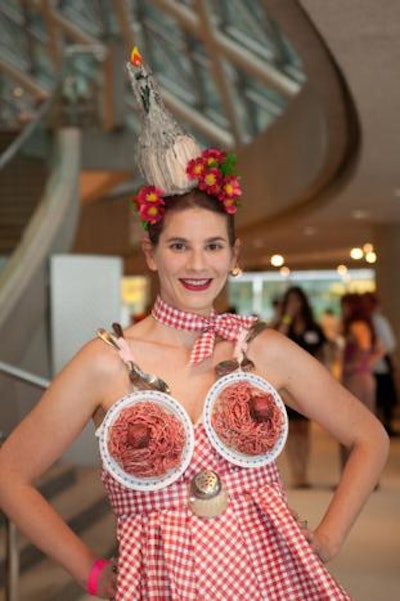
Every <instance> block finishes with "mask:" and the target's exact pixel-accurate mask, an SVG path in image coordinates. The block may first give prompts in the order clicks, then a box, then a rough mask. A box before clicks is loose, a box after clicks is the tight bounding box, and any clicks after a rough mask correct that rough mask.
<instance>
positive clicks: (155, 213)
mask: <svg viewBox="0 0 400 601" xmlns="http://www.w3.org/2000/svg"><path fill="white" fill-rule="evenodd" d="M164 212H165V209H164V203H162V204H150V203H142V204H141V205H140V206H139V215H140V217H141V219H143V221H146V222H147V223H151V224H154V223H157V222H158V221H160V219H161V218H162V216H163V215H164Z"/></svg>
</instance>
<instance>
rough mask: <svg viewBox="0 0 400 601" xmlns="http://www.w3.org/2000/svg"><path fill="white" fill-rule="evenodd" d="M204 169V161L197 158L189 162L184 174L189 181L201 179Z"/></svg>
mask: <svg viewBox="0 0 400 601" xmlns="http://www.w3.org/2000/svg"><path fill="white" fill-rule="evenodd" d="M205 169H206V162H205V160H204V159H203V158H202V157H197V159H192V160H191V161H189V163H188V166H187V167H186V173H187V174H188V176H189V177H190V179H200V178H201V177H203V175H204V171H205Z"/></svg>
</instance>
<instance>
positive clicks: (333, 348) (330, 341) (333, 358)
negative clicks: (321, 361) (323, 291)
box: [320, 307, 340, 377]
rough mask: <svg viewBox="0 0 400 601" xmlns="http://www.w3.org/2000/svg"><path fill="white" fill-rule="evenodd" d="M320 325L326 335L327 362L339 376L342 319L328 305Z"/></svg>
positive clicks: (335, 374) (336, 375)
mask: <svg viewBox="0 0 400 601" xmlns="http://www.w3.org/2000/svg"><path fill="white" fill-rule="evenodd" d="M320 325H321V328H322V331H323V332H324V334H325V337H326V346H325V364H326V366H327V368H328V369H329V370H330V371H331V372H332V373H333V375H334V376H335V377H339V375H340V374H339V364H340V319H339V318H338V317H337V316H336V315H335V313H334V311H333V309H332V308H331V307H327V308H326V309H325V311H324V312H323V314H322V316H321V319H320Z"/></svg>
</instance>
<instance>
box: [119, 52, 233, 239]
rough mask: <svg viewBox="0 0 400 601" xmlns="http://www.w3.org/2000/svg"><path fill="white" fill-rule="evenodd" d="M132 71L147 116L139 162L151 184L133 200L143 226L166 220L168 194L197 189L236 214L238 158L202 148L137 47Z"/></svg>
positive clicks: (132, 56) (144, 123)
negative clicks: (183, 124) (175, 114)
mask: <svg viewBox="0 0 400 601" xmlns="http://www.w3.org/2000/svg"><path fill="white" fill-rule="evenodd" d="M127 69H128V73H129V77H130V80H131V85H132V88H133V91H134V93H135V96H136V99H137V100H138V103H139V106H140V109H141V112H142V115H143V120H142V130H141V133H140V136H139V140H138V159H137V160H138V165H139V168H140V171H141V173H142V175H143V176H144V178H145V180H146V181H147V182H148V184H149V185H147V186H144V187H142V188H141V189H140V190H139V192H138V194H137V195H136V197H135V198H134V201H133V204H134V206H135V208H136V209H137V211H138V212H139V215H140V218H141V220H142V224H143V226H144V227H145V228H146V229H147V228H148V226H149V224H154V223H157V222H158V221H160V220H161V219H162V217H163V215H164V212H165V203H166V202H167V197H168V196H171V195H174V194H184V193H185V192H188V191H190V190H192V189H194V188H196V187H197V188H199V189H200V190H203V191H204V192H206V193H207V194H209V195H210V196H214V197H216V198H218V200H220V201H221V203H222V205H223V208H224V210H225V211H226V212H227V213H229V214H233V213H235V212H236V210H237V207H238V206H239V204H240V196H241V189H240V184H239V179H238V177H237V175H235V164H236V158H235V156H234V155H233V154H232V153H225V152H223V151H220V150H216V149H213V148H208V149H206V150H204V151H203V152H201V150H200V148H199V146H198V145H197V143H196V141H195V140H194V138H192V136H190V135H188V134H187V133H186V132H185V131H184V130H183V129H182V128H181V127H180V126H179V125H178V123H177V122H176V121H175V119H174V118H173V117H172V115H171V114H170V113H169V111H168V110H167V109H166V107H165V105H164V103H163V100H162V98H161V94H160V91H159V89H158V86H157V83H156V82H155V80H154V78H153V77H152V74H151V71H150V70H149V69H148V68H147V67H146V66H145V64H144V63H143V59H142V57H141V55H140V53H139V51H138V49H137V48H136V47H135V48H134V49H133V51H132V54H131V59H130V62H128V64H127Z"/></svg>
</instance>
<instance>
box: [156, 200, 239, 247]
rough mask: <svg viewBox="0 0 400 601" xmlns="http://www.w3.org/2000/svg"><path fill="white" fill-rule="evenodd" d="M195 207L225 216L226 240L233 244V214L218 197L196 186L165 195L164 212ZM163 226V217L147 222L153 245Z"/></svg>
mask: <svg viewBox="0 0 400 601" xmlns="http://www.w3.org/2000/svg"><path fill="white" fill-rule="evenodd" d="M196 207H199V208H201V209H207V210H208V211H212V212H213V213H219V214H221V215H224V216H225V217H226V225H227V231H228V240H229V244H230V245H231V246H233V245H234V243H235V240H236V231H235V220H234V217H233V215H230V214H229V213H227V212H226V211H225V210H224V207H223V205H222V203H221V202H220V201H219V200H218V198H216V197H215V196H209V195H208V194H206V193H205V192H203V191H202V190H199V189H198V188H194V190H190V192H186V193H185V194H176V195H174V196H166V197H165V213H170V212H172V211H183V210H185V209H191V208H196ZM163 226H164V218H163V219H161V220H160V221H158V222H157V223H154V224H149V229H148V234H149V238H150V241H151V243H152V244H154V246H156V245H157V244H158V241H159V239H160V234H161V232H162V230H163Z"/></svg>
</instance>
